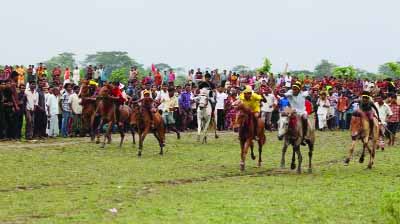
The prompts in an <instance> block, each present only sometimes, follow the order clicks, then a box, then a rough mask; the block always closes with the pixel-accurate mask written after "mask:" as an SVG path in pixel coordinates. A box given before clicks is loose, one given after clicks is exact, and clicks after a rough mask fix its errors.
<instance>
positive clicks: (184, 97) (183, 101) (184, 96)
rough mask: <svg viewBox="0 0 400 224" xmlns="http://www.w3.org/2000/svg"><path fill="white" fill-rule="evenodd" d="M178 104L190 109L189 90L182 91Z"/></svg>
mask: <svg viewBox="0 0 400 224" xmlns="http://www.w3.org/2000/svg"><path fill="white" fill-rule="evenodd" d="M179 106H181V107H182V108H183V109H185V110H188V109H190V92H183V93H182V94H181V96H180V97H179Z"/></svg>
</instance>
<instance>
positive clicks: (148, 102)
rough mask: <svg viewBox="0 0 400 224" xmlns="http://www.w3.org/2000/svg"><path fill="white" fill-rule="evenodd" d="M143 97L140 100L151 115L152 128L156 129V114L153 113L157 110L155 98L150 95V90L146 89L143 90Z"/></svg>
mask: <svg viewBox="0 0 400 224" xmlns="http://www.w3.org/2000/svg"><path fill="white" fill-rule="evenodd" d="M142 94H143V98H142V99H140V100H138V102H141V103H142V104H141V105H142V108H143V109H145V110H146V111H147V112H149V116H150V122H151V123H150V126H151V128H152V129H154V119H153V118H154V116H153V113H155V112H156V111H157V110H156V109H155V108H154V99H153V98H152V97H151V96H150V91H149V90H147V89H145V90H143V92H142Z"/></svg>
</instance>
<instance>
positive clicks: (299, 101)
mask: <svg viewBox="0 0 400 224" xmlns="http://www.w3.org/2000/svg"><path fill="white" fill-rule="evenodd" d="M301 88H302V85H301V82H300V81H296V82H295V83H293V84H292V89H290V90H289V91H287V92H286V93H284V96H286V97H287V99H288V100H289V104H290V106H291V107H292V108H293V109H294V110H295V111H296V113H297V114H298V115H300V116H301V118H302V119H301V121H302V125H303V139H302V141H301V142H302V143H301V144H302V145H305V144H306V143H305V137H306V135H307V129H308V113H307V110H306V97H307V96H308V91H301Z"/></svg>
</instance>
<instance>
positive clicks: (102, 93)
mask: <svg viewBox="0 0 400 224" xmlns="http://www.w3.org/2000/svg"><path fill="white" fill-rule="evenodd" d="M110 93H111V86H110V85H108V84H107V85H104V86H103V87H101V88H100V90H99V96H100V97H108V96H109V95H110Z"/></svg>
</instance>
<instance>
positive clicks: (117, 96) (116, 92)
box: [111, 82, 126, 122]
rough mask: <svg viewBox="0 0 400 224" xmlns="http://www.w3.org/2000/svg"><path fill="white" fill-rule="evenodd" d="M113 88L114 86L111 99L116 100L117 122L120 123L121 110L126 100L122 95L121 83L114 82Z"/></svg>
mask: <svg viewBox="0 0 400 224" xmlns="http://www.w3.org/2000/svg"><path fill="white" fill-rule="evenodd" d="M111 86H112V89H111V98H112V99H114V104H115V112H116V120H117V121H118V122H119V117H120V113H119V108H120V106H121V105H123V104H124V103H125V101H126V99H125V98H124V97H123V95H122V91H121V89H120V83H119V82H113V83H112V85H111Z"/></svg>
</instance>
